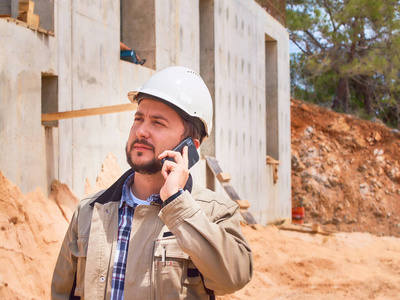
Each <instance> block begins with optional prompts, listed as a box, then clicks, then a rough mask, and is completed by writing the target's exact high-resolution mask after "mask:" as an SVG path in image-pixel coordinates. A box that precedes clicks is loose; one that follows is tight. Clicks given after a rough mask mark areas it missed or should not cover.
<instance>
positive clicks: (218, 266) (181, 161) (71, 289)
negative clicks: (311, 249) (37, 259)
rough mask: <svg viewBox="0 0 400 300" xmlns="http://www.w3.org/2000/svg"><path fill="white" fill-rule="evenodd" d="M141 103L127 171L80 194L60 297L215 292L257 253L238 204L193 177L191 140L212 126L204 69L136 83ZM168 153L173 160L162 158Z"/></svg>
mask: <svg viewBox="0 0 400 300" xmlns="http://www.w3.org/2000/svg"><path fill="white" fill-rule="evenodd" d="M128 97H129V99H130V100H131V101H137V102H138V108H137V111H136V113H135V119H134V122H133V125H132V128H131V131H130V134H129V138H128V142H127V145H126V155H127V161H128V163H129V165H130V166H131V168H132V169H131V170H129V171H127V172H126V173H125V174H124V175H122V177H121V178H120V179H118V180H117V181H116V182H115V183H114V184H113V185H112V186H111V187H110V188H108V189H107V190H105V191H101V192H99V193H97V194H95V195H93V196H89V197H88V198H86V199H84V200H82V201H81V202H80V203H79V204H78V206H77V208H76V211H75V214H74V216H73V217H72V220H71V223H70V226H69V229H68V231H67V234H66V237H65V239H64V242H63V245H62V247H61V251H60V254H59V258H58V261H57V264H56V267H55V270H54V275H53V281H52V298H53V299H79V297H81V298H80V299H83V298H86V299H124V298H125V299H212V298H213V297H214V294H217V295H219V294H226V293H232V292H234V291H236V290H238V289H241V288H242V287H243V286H244V285H245V284H247V283H248V282H249V280H250V279H251V276H252V254H251V250H250V248H249V246H248V244H247V242H246V240H245V238H244V237H243V235H242V233H241V229H240V223H239V207H238V205H237V204H236V203H235V202H233V201H231V200H229V199H225V198H223V197H220V196H218V195H216V194H215V193H214V192H212V191H210V190H207V189H204V188H201V187H197V186H194V187H193V184H192V182H193V181H192V177H191V175H190V174H189V171H188V148H187V147H185V148H184V149H183V151H182V153H180V152H176V151H171V150H170V149H173V148H174V147H175V146H176V145H177V144H178V143H179V142H180V141H181V140H183V139H184V138H186V137H188V136H191V137H192V138H193V141H194V144H195V145H196V147H197V148H198V147H199V146H200V143H201V142H202V141H204V140H205V139H206V138H207V137H208V136H209V134H210V130H211V120H212V100H211V95H210V93H209V91H208V89H207V87H206V85H205V83H204V81H203V80H202V79H201V77H200V76H199V75H198V74H197V73H196V72H194V71H192V70H190V69H187V68H184V67H171V68H167V69H165V70H163V71H161V72H159V73H157V74H155V75H154V76H153V77H152V78H150V79H149V80H148V81H147V82H146V83H145V84H144V85H143V87H141V88H140V89H138V90H137V91H134V92H130V93H129V94H128ZM165 157H169V158H172V159H173V161H170V160H166V161H165V162H164V163H163V164H162V163H161V159H163V158H165Z"/></svg>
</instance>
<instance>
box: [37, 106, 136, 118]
mask: <svg viewBox="0 0 400 300" xmlns="http://www.w3.org/2000/svg"><path fill="white" fill-rule="evenodd" d="M136 109H137V103H126V104H118V105H111V106H103V107H96V108H88V109H81V110H72V111H65V112H58V113H48V114H42V122H47V121H57V120H64V119H72V118H80V117H89V116H97V115H105V114H113V113H118V112H124V111H132V110H136Z"/></svg>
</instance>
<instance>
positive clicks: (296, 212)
mask: <svg viewBox="0 0 400 300" xmlns="http://www.w3.org/2000/svg"><path fill="white" fill-rule="evenodd" d="M304 212H305V209H304V207H303V206H300V207H292V223H295V224H304Z"/></svg>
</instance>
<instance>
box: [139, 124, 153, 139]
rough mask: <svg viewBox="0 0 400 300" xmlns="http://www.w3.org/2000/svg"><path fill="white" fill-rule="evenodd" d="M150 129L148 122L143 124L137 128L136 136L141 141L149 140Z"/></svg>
mask: <svg viewBox="0 0 400 300" xmlns="http://www.w3.org/2000/svg"><path fill="white" fill-rule="evenodd" d="M149 135H150V134H149V128H148V126H147V123H146V122H143V123H141V124H140V125H139V126H138V127H137V128H136V136H137V137H138V138H139V139H141V138H144V139H147V138H148V137H149Z"/></svg>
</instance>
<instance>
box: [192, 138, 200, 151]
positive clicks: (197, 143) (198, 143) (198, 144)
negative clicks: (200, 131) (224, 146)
mask: <svg viewBox="0 0 400 300" xmlns="http://www.w3.org/2000/svg"><path fill="white" fill-rule="evenodd" d="M193 143H194V145H195V146H196V149H199V147H200V141H199V140H198V139H193Z"/></svg>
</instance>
